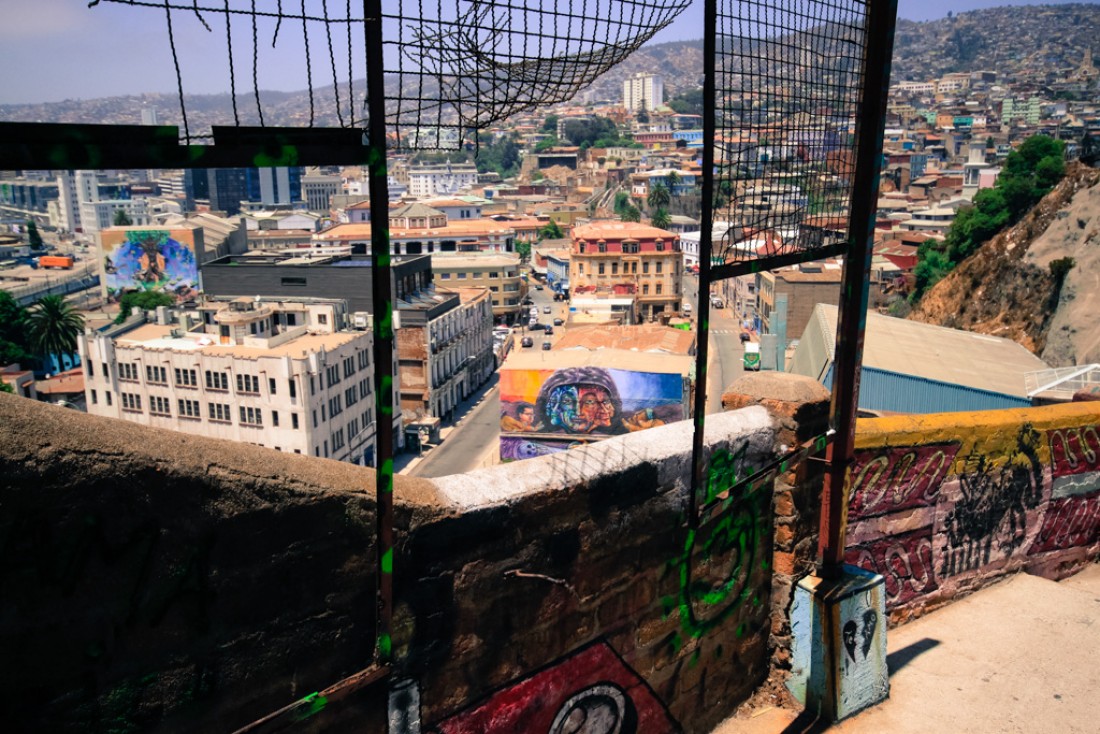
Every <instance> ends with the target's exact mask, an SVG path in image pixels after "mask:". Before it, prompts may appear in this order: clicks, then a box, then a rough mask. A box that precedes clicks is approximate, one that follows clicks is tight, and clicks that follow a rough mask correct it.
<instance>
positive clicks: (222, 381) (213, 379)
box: [206, 370, 229, 390]
mask: <svg viewBox="0 0 1100 734" xmlns="http://www.w3.org/2000/svg"><path fill="white" fill-rule="evenodd" d="M206 389H207V390H229V375H227V374H225V373H224V372H216V371H214V370H206Z"/></svg>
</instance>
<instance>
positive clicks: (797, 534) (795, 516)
mask: <svg viewBox="0 0 1100 734" xmlns="http://www.w3.org/2000/svg"><path fill="white" fill-rule="evenodd" d="M750 405H760V406H763V407H764V408H766V409H767V410H768V412H769V413H770V414H771V416H772V418H773V419H774V420H775V422H776V425H777V428H778V431H777V433H776V439H775V440H776V446H775V451H776V453H777V454H778V453H782V452H784V451H786V450H789V449H791V448H793V447H795V446H798V445H800V444H802V443H803V442H805V441H809V440H810V439H812V438H814V437H816V436H819V435H821V434H822V433H824V432H825V430H826V429H827V427H828V423H829V391H828V390H826V389H825V388H824V387H823V386H822V385H821V384H820V383H818V382H816V381H815V380H812V379H810V378H808V377H803V376H801V375H791V374H787V373H783V372H756V373H747V374H745V375H744V376H742V377H740V378H738V379H737V380H735V381H734V382H732V383H731V384H730V385H729V387H727V388H726V390H725V392H724V393H723V394H722V408H723V409H724V410H737V409H740V408H744V407H747V406H750ZM824 468H825V464H824V462H822V461H804V462H802V463H801V464H798V465H797V466H795V467H793V468H792V470H791V471H789V472H787V474H785V475H781V476H779V477H777V478H776V481H775V492H774V501H773V514H774V517H775V543H774V554H773V564H774V573H773V577H772V602H771V605H772V617H771V638H770V640H769V644H770V646H771V648H772V651H773V660H772V662H773V664H774V665H775V666H776V667H777V668H779V669H787V668H789V660H790V645H791V628H790V615H789V612H790V606H791V601H792V596H791V594H792V590H793V588H794V584H795V583H797V581H798V579H800V578H801V577H802V576H805V575H806V574H807V573H808V572H809V571H810V570H811V569H812V566H813V562H814V557H815V555H816V553H817V533H818V523H819V521H820V517H821V488H822V486H823V484H822V482H823V476H824Z"/></svg>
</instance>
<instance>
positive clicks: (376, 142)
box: [363, 0, 394, 663]
mask: <svg viewBox="0 0 1100 734" xmlns="http://www.w3.org/2000/svg"><path fill="white" fill-rule="evenodd" d="M363 19H364V23H363V25H364V33H365V35H366V38H365V40H366V50H367V113H368V120H367V143H368V153H367V166H368V176H369V179H370V180H369V185H368V191H369V193H370V242H371V287H372V288H373V291H374V292H373V294H372V296H373V308H374V397H375V406H376V416H377V421H376V424H377V426H376V429H375V437H376V438H375V441H376V445H377V451H376V452H375V453H376V454H377V456H376V457H375V467H376V468H375V477H376V480H375V484H376V489H377V498H378V502H377V504H378V507H377V513H378V523H377V527H378V540H377V543H376V546H377V553H378V568H377V571H378V591H377V607H378V627H377V637H376V645H375V652H376V655H377V660H378V662H380V663H389V662H390V661H391V660H392V652H393V637H392V634H393V416H394V405H393V386H394V381H393V378H394V374H393V371H394V368H393V350H394V333H393V288H392V286H391V283H390V232H389V226H390V222H389V214H390V204H389V188H388V186H387V184H386V175H387V172H386V89H385V73H384V69H383V65H382V63H383V59H382V3H381V0H364V2H363Z"/></svg>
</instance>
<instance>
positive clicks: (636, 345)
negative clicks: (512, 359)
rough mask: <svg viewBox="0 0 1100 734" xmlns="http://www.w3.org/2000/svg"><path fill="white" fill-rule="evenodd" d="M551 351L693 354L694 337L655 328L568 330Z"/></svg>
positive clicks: (588, 328)
mask: <svg viewBox="0 0 1100 734" xmlns="http://www.w3.org/2000/svg"><path fill="white" fill-rule="evenodd" d="M554 349H591V350H605V349H625V350H628V351H637V352H647V353H664V354H693V353H694V352H695V334H694V333H693V332H690V331H684V330H683V329H673V328H671V327H668V326H658V325H657V324H641V325H638V326H604V327H601V326H582V327H571V328H568V329H566V331H565V333H564V334H563V335H562V337H561V338H560V339H558V342H557V344H555V345H554Z"/></svg>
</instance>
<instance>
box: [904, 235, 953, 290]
mask: <svg viewBox="0 0 1100 734" xmlns="http://www.w3.org/2000/svg"><path fill="white" fill-rule="evenodd" d="M942 247H943V245H942V244H941V243H939V242H937V241H936V240H925V241H924V243H923V244H922V245H921V246H920V247H919V248H918V249H917V258H918V262H917V266H916V268H914V269H913V276H914V280H915V283H914V285H913V293H912V295H911V296H910V298H911V300H912V301H913V303H916V302H917V301H919V300H920V299H921V297H922V296H923V295H924V293H925V291H927V290H928V289H929V288H931V287H932V286H934V285H935V284H936V283H938V282H940V280H942V279H943V277H944V276H945V275H947V274H948V273H949V272H951V262H950V260H948V258H947V255H946V254H944V252H943V251H942V249H941V248H942Z"/></svg>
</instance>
